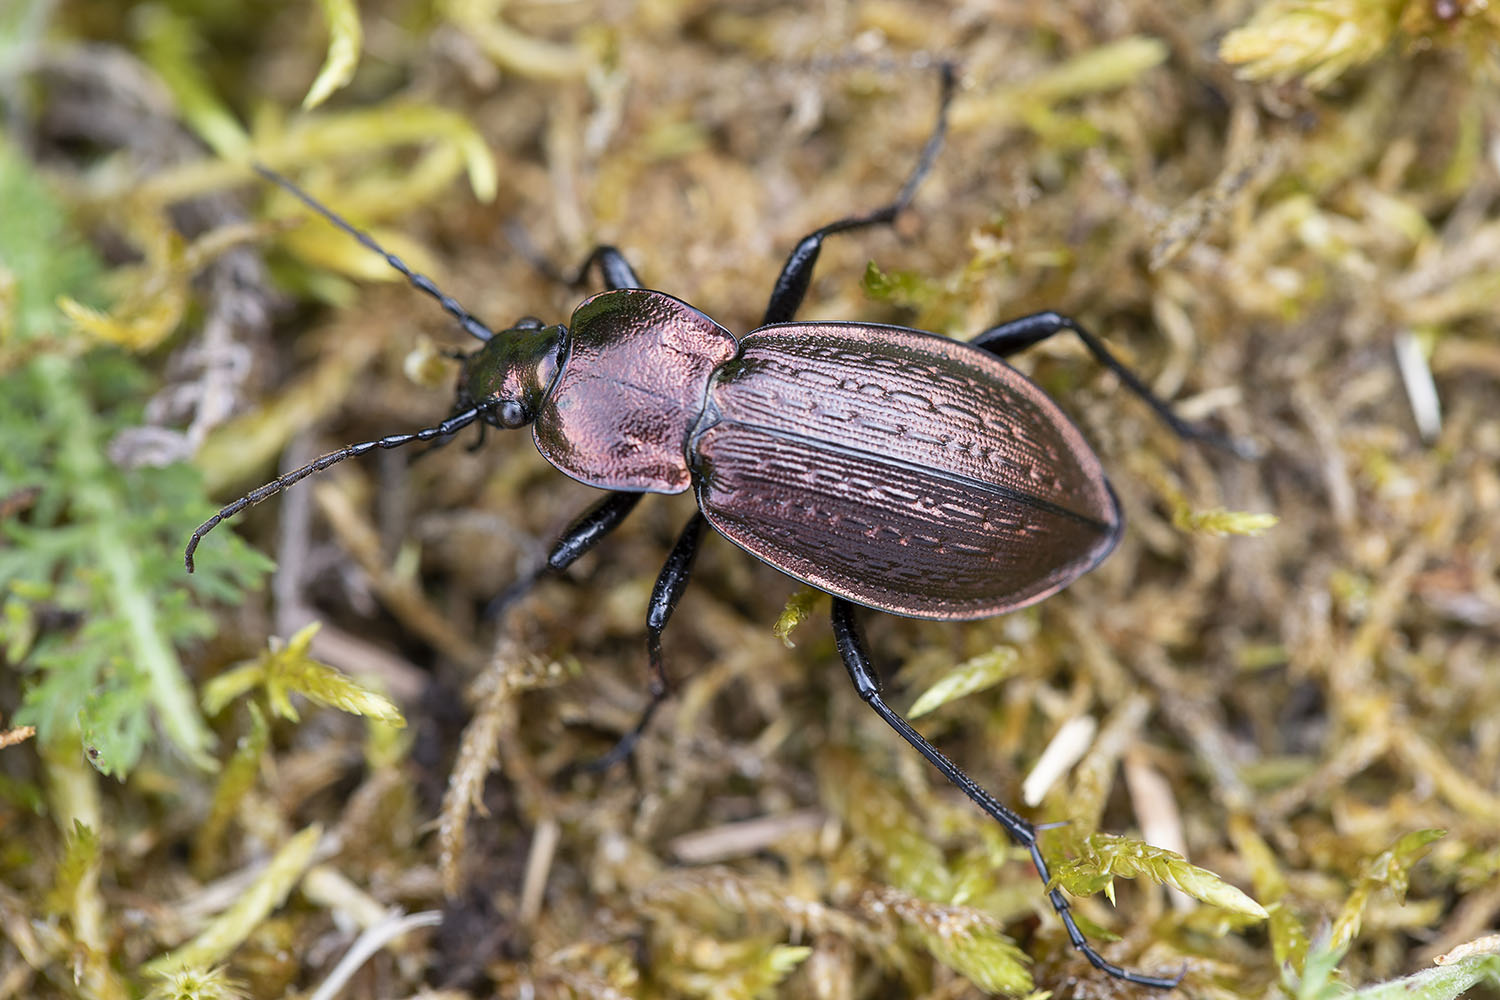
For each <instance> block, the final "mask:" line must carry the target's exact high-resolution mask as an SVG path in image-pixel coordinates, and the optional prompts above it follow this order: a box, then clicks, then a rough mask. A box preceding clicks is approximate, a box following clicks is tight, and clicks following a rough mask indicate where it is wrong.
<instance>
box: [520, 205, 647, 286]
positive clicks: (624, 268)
mask: <svg viewBox="0 0 1500 1000" xmlns="http://www.w3.org/2000/svg"><path fill="white" fill-rule="evenodd" d="M505 235H506V238H507V239H509V240H510V245H511V246H512V247H513V248H514V249H515V251H516V252H517V253H518V254H520V255H521V256H522V257H524V258H526V261H527V262H528V263H529V264H530V265H531V266H532V267H534V268H536V269H537V270H538V271H540V272H541V273H542V274H544V275H546V277H547V280H549V281H555V282H557V283H558V284H559V285H567V286H568V287H569V288H582V287H583V286H584V284H585V283H587V281H588V279H589V269H590V268H593V267H595V266H597V267H598V268H599V277H600V278H601V279H602V280H603V282H604V287H605V289H606V290H608V291H614V290H615V289H617V288H643V287H645V286H644V285H642V284H641V279H640V278H638V277H636V274H635V269H634V268H632V267H631V266H630V262H629V261H628V260H626V259H625V255H624V254H622V253H621V252H620V251H619V250H618V249H616V248H615V247H612V246H610V245H609V244H607V243H601V244H599V245H598V246H596V247H594V249H592V250H590V251H589V255H588V256H587V257H585V258H584V259H583V263H582V264H580V265H579V266H578V270H577V271H575V272H574V273H573V274H572V275H571V276H569V275H567V274H564V273H563V271H562V269H561V268H559V267H558V266H557V265H556V264H554V263H552V261H550V260H548V259H547V258H546V257H545V256H543V254H542V252H541V251H540V250H538V249H537V248H536V245H535V244H534V243H532V242H531V235H530V234H529V233H527V232H526V230H525V229H524V228H523V227H522V226H521V224H520V223H518V222H512V223H511V224H510V225H508V226H506V228H505Z"/></svg>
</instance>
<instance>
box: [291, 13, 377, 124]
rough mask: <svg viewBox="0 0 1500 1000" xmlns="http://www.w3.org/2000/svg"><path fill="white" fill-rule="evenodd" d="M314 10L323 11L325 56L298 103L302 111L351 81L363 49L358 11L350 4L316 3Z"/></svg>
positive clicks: (319, 102)
mask: <svg viewBox="0 0 1500 1000" xmlns="http://www.w3.org/2000/svg"><path fill="white" fill-rule="evenodd" d="M318 6H320V7H321V8H322V9H323V19H324V20H325V21H327V22H328V32H329V38H328V55H327V57H326V58H325V59H324V60H323V68H322V69H321V70H319V71H318V78H317V79H316V80H314V81H313V84H312V87H310V88H309V89H308V91H307V96H306V97H304V98H303V99H302V110H304V111H310V110H312V109H313V108H315V107H317V106H318V105H319V104H322V103H323V102H324V101H326V100H328V98H329V97H330V96H331V95H332V94H333V92H334V91H336V90H340V89H342V88H343V87H344V86H345V85H347V84H348V83H349V81H350V80H351V79H353V78H354V69H355V67H356V66H358V65H359V51H360V48H361V47H362V46H363V45H364V29H363V28H361V27H360V23H359V9H358V8H357V7H355V5H354V3H353V0H318Z"/></svg>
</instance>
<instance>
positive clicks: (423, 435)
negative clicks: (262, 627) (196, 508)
mask: <svg viewBox="0 0 1500 1000" xmlns="http://www.w3.org/2000/svg"><path fill="white" fill-rule="evenodd" d="M482 409H483V408H482V407H478V406H475V407H471V408H470V409H467V410H463V411H461V412H459V413H455V414H454V415H453V416H451V417H449V418H448V419H447V420H444V421H443V422H442V423H440V424H438V425H437V426H436V427H427V428H424V429H422V430H420V431H417V432H416V433H414V434H392V435H390V436H388V437H383V438H380V439H378V440H375V441H362V442H360V443H359V444H351V445H349V446H348V447H346V448H340V449H339V450H338V451H330V452H329V453H328V454H326V455H324V456H323V457H321V458H315V459H313V460H312V461H311V462H308V463H307V464H306V465H304V466H302V468H300V469H293V470H292V471H291V472H288V473H287V474H286V475H284V476H278V477H276V478H275V479H273V480H271V481H270V482H269V483H266V484H265V485H264V486H262V487H260V488H259V489H255V490H251V491H250V492H249V493H246V494H245V495H244V496H242V497H240V498H239V499H238V500H236V501H235V502H234V503H232V504H229V505H228V506H226V507H223V508H221V509H220V511H219V512H218V513H217V514H215V515H214V516H213V517H211V518H209V519H208V520H207V521H204V522H203V523H202V524H200V525H198V530H197V531H194V532H193V537H192V538H190V539H188V543H187V548H186V549H185V550H184V551H183V554H182V556H183V559H182V561H183V563H185V564H186V565H187V571H188V572H189V573H191V572H192V571H193V553H194V552H196V551H197V549H198V543H199V542H201V541H203V536H204V535H207V534H208V533H209V532H210V531H212V530H214V528H215V526H217V525H218V523H219V522H220V521H223V520H224V519H225V518H229V517H233V516H234V515H236V514H238V513H239V512H240V511H242V510H244V509H245V508H246V507H249V506H252V505H253V504H258V503H260V502H261V501H262V500H264V499H266V498H267V497H273V496H275V495H276V494H278V493H280V492H281V491H282V490H284V489H286V488H287V487H288V486H290V485H292V484H293V483H295V482H297V481H299V480H302V479H306V478H307V477H308V476H310V475H312V474H313V473H314V472H322V471H323V470H324V469H326V468H328V467H329V466H330V465H336V464H338V463H339V462H342V461H343V460H344V459H346V458H356V457H358V456H360V455H363V454H365V453H366V452H369V451H374V450H375V449H376V448H399V447H401V446H402V445H404V444H411V443H412V442H413V441H431V440H432V439H433V438H444V437H448V436H449V435H450V434H455V433H457V432H458V431H461V430H463V429H464V428H465V427H467V426H469V425H470V424H472V423H473V422H474V421H475V420H477V419H478V418H479V414H480V413H481V412H482Z"/></svg>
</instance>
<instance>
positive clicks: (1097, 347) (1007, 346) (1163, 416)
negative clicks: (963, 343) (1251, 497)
mask: <svg viewBox="0 0 1500 1000" xmlns="http://www.w3.org/2000/svg"><path fill="white" fill-rule="evenodd" d="M1065 331H1066V332H1068V333H1073V334H1076V335H1077V336H1078V339H1079V340H1081V341H1083V346H1084V347H1086V348H1088V351H1089V353H1090V354H1092V355H1093V356H1094V360H1095V361H1098V362H1099V363H1100V364H1101V365H1103V366H1104V367H1105V368H1108V369H1109V370H1110V371H1112V372H1114V373H1115V375H1116V376H1118V377H1119V379H1120V381H1121V382H1123V383H1125V388H1127V389H1129V390H1130V391H1131V392H1133V393H1135V394H1136V395H1137V396H1139V397H1140V398H1141V399H1142V400H1143V401H1144V402H1145V403H1146V405H1147V406H1149V407H1151V409H1152V410H1154V411H1156V415H1157V417H1158V418H1160V420H1161V422H1162V423H1164V424H1166V425H1167V427H1168V428H1170V429H1171V431H1172V433H1174V434H1176V435H1177V436H1178V437H1180V438H1184V439H1188V440H1196V441H1203V442H1205V443H1207V444H1211V445H1213V446H1215V447H1218V448H1223V449H1225V450H1226V451H1229V452H1232V453H1233V454H1235V455H1238V456H1239V457H1240V458H1245V459H1251V458H1255V457H1257V456H1258V455H1259V449H1258V448H1256V446H1255V445H1254V444H1253V443H1252V442H1249V441H1244V440H1241V439H1239V438H1234V437H1230V436H1228V435H1226V434H1221V433H1219V432H1218V431H1213V430H1209V429H1208V428H1206V427H1200V426H1198V425H1197V424H1193V423H1189V422H1188V421H1186V420H1183V419H1182V418H1181V417H1179V416H1178V415H1177V414H1175V413H1173V412H1172V408H1171V407H1170V406H1169V405H1167V403H1166V401H1165V400H1163V399H1161V398H1160V397H1158V396H1157V395H1156V394H1155V393H1154V392H1152V391H1151V390H1150V389H1149V388H1148V387H1147V386H1146V383H1144V382H1142V381H1141V380H1140V378H1139V377H1138V376H1137V375H1136V374H1135V372H1133V371H1131V370H1130V369H1129V368H1127V367H1125V364H1124V363H1123V362H1122V361H1120V359H1119V358H1116V357H1115V356H1114V355H1113V354H1111V353H1110V352H1109V349H1108V348H1106V347H1105V346H1104V342H1103V341H1101V340H1100V339H1099V338H1098V337H1096V336H1094V335H1093V334H1092V333H1090V332H1089V331H1088V330H1086V329H1084V327H1083V324H1081V323H1079V322H1078V321H1077V320H1075V319H1073V318H1071V317H1069V316H1064V315H1062V314H1061V313H1055V312H1050V311H1049V312H1039V313H1034V314H1033V315H1030V316H1022V317H1021V318H1020V319H1013V320H1010V321H1009V322H1005V323H1001V324H1000V325H999V326H994V327H991V328H990V329H988V330H985V331H984V332H983V333H980V334H978V335H977V336H975V337H974V338H973V340H971V341H970V343H972V344H973V345H974V346H975V347H982V348H984V349H985V350H986V351H989V352H990V353H991V354H993V355H995V356H996V357H1000V358H1008V357H1010V356H1011V355H1012V354H1015V353H1017V352H1018V351H1023V350H1025V349H1026V348H1028V347H1031V346H1033V345H1035V344H1039V343H1041V342H1042V341H1044V340H1046V339H1047V338H1048V337H1051V336H1052V335H1054V334H1058V333H1063V332H1065Z"/></svg>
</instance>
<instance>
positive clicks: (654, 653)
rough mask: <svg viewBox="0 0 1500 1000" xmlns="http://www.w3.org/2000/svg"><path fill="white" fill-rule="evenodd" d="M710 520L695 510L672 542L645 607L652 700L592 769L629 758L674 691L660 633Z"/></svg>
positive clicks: (681, 589)
mask: <svg viewBox="0 0 1500 1000" xmlns="http://www.w3.org/2000/svg"><path fill="white" fill-rule="evenodd" d="M707 523H708V522H707V521H706V520H704V517H703V515H702V514H694V515H693V517H692V520H690V521H688V523H687V525H686V526H685V527H684V528H683V529H682V534H680V535H678V536H677V544H676V545H673V546H672V553H671V554H670V555H669V556H667V564H666V565H665V566H663V567H662V570H661V574H660V575H659V576H657V578H656V586H655V587H654V588H652V591H651V604H650V605H649V607H648V609H647V611H646V656H647V663H648V666H649V668H650V678H649V687H648V689H647V692H648V695H649V698H650V700H649V701H647V702H646V708H645V710H644V711H643V712H641V717H640V719H639V720H637V722H636V724H635V726H634V727H633V728H631V729H630V731H628V732H627V733H626V734H625V735H624V736H621V737H620V741H619V742H618V743H616V744H615V745H614V746H613V747H612V748H610V750H609V752H608V753H606V754H605V755H604V756H603V757H600V758H599V759H598V760H596V761H594V762H593V763H591V764H588V765H586V769H587V770H589V771H603V770H605V769H607V768H610V767H613V766H614V765H615V764H617V763H619V762H620V761H622V760H625V759H626V758H628V757H629V756H630V755H631V753H633V752H634V751H635V747H636V744H637V743H639V742H640V739H641V735H642V734H643V733H645V731H646V727H647V726H648V725H650V724H651V717H652V716H653V715H655V714H656V710H657V708H659V707H660V706H661V703H662V702H664V701H666V700H667V696H668V695H669V694H671V693H672V682H671V679H670V678H669V677H668V676H667V671H666V667H665V666H663V665H662V658H661V634H662V632H663V631H664V630H665V629H666V627H667V622H668V620H670V619H671V617H672V612H673V611H675V610H676V609H677V602H678V601H679V600H681V598H682V592H683V591H684V590H685V589H687V583H688V577H689V576H690V575H691V574H692V570H693V559H694V557H696V556H697V555H698V543H699V542H700V541H701V540H702V538H703V529H704V527H705V526H706V525H707Z"/></svg>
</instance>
